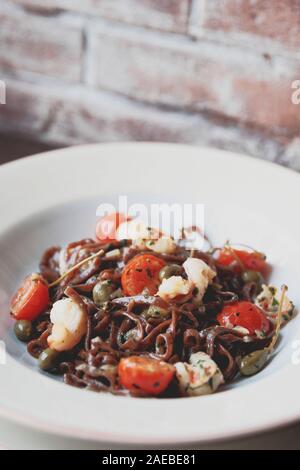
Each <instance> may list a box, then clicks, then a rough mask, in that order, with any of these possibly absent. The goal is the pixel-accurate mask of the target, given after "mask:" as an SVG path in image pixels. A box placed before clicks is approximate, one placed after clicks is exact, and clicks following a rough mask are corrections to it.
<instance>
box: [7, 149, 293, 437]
mask: <svg viewBox="0 0 300 470" xmlns="http://www.w3.org/2000/svg"><path fill="white" fill-rule="evenodd" d="M299 183H300V177H299V175H298V174H296V173H293V172H291V171H289V170H286V169H283V168H281V167H279V166H275V165H272V164H269V163H265V162H262V161H258V160H255V159H251V158H248V157H245V156H243V155H235V154H232V153H228V152H222V151H219V150H213V149H207V148H193V147H187V146H179V145H169V144H148V143H145V144H109V145H92V146H83V147H76V148H69V149H64V150H58V151H54V152H49V153H46V154H43V155H39V156H35V157H31V158H27V159H23V160H20V161H17V162H15V163H11V164H8V165H4V166H2V167H0V188H1V198H0V214H1V225H0V226H1V228H0V271H1V272H0V333H1V338H2V339H3V340H4V341H5V344H6V348H7V363H6V365H0V412H1V413H2V414H3V415H5V416H7V417H9V418H11V419H14V420H18V421H20V422H23V423H26V424H29V425H31V426H34V427H36V428H40V429H43V430H47V431H51V432H53V433H61V434H65V435H70V436H76V437H80V438H91V439H96V440H99V441H101V442H114V443H118V442H119V443H121V442H122V443H123V444H124V443H131V444H137V445H138V444H148V445H154V444H157V445H158V444H160V445H162V444H175V443H177V444H179V443H186V442H200V441H201V442H204V441H211V440H216V439H223V438H229V437H233V436H241V435H244V434H250V433H254V432H258V431H262V430H264V429H267V428H271V427H276V426H280V425H283V424H285V423H289V422H291V421H294V420H296V419H299V418H300V398H299V397H300V394H299V390H300V379H299V367H297V366H296V365H293V364H292V360H291V358H292V354H293V352H294V350H293V348H292V346H293V341H295V340H298V339H300V325H299V321H300V318H297V317H296V318H295V319H294V320H293V321H292V322H291V323H290V324H289V325H288V326H287V327H286V328H285V329H284V331H283V335H282V340H281V342H280V345H279V347H278V349H277V353H276V355H275V357H274V358H273V360H272V362H271V363H270V365H269V366H268V367H267V368H266V369H265V370H264V371H262V372H261V373H259V374H258V375H256V376H254V377H252V378H250V379H247V380H242V381H238V382H236V383H235V384H234V385H232V386H230V387H229V388H228V389H226V390H223V391H220V392H219V393H216V394H215V395H211V396H204V397H199V398H181V399H168V400H156V399H136V398H124V397H115V396H112V395H109V394H97V393H93V392H88V391H82V390H78V389H76V388H72V387H69V386H66V385H64V384H63V383H61V382H59V381H57V380H53V379H52V378H51V377H50V376H47V375H46V374H43V373H40V372H39V371H38V370H37V367H36V364H35V361H34V360H32V359H31V358H30V357H29V356H28V355H27V353H26V349H25V346H24V345H22V344H20V343H19V342H17V341H16V340H15V338H14V336H13V334H12V332H11V326H12V321H11V319H10V318H9V315H8V302H9V298H10V296H11V294H12V293H13V291H14V290H15V288H16V286H17V285H18V283H19V282H20V280H21V279H22V278H23V277H24V276H25V275H26V274H27V273H28V272H31V271H32V270H34V269H36V267H37V262H38V259H39V257H40V255H41V253H42V251H43V250H44V249H45V248H46V247H48V246H50V245H53V244H64V243H66V242H68V241H72V240H76V239H79V238H81V237H85V236H92V235H93V231H94V224H95V220H96V219H95V211H96V207H97V205H98V204H99V203H100V202H116V200H117V196H118V195H129V197H130V200H131V201H134V202H145V203H150V202H166V201H167V202H179V203H195V202H198V203H204V204H205V223H206V230H207V233H208V234H209V235H210V237H211V238H212V240H213V242H214V243H215V244H218V243H223V242H224V241H225V240H227V239H230V240H231V241H232V242H236V243H237V242H243V243H246V244H250V245H252V246H255V247H256V248H257V249H259V250H261V251H264V252H266V253H267V254H268V256H269V259H270V261H271V262H272V263H273V265H274V271H273V274H272V281H273V282H274V283H276V284H278V285H280V284H282V283H283V282H284V283H287V284H288V285H289V288H290V290H289V295H290V297H291V298H292V299H293V300H294V301H295V303H296V305H297V306H299V305H300V292H299V272H298V266H299V253H300V248H299V240H300V222H299V211H298V201H299V200H300V184H299ZM298 317H299V316H298Z"/></svg>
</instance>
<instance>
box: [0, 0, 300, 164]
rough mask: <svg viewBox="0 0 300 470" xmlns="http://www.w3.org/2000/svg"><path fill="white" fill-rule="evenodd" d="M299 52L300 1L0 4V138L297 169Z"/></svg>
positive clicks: (18, 0) (31, 0) (46, 0)
mask: <svg viewBox="0 0 300 470" xmlns="http://www.w3.org/2000/svg"><path fill="white" fill-rule="evenodd" d="M299 46H300V0H0V80H2V81H4V83H5V85H6V104H5V105H4V104H2V105H0V132H1V133H2V134H8V135H10V137H9V139H11V140H12V141H14V142H16V141H17V142H23V141H22V139H29V140H31V141H33V142H37V144H36V145H37V149H40V142H42V143H44V144H47V145H48V146H55V147H57V146H63V145H70V144H78V143H85V142H107V141H121V140H139V141H140V140H154V141H172V142H185V143H191V144H205V145H212V146H217V147H220V148H225V149H231V150H237V151H243V152H246V153H248V154H250V155H253V156H256V157H259V158H264V159H268V160H272V161H276V162H279V163H283V164H285V165H289V166H291V167H293V168H295V169H298V170H300V143H299V142H300V127H299V123H300V104H299V105H297V104H293V102H292V93H293V91H295V90H293V88H292V86H293V82H294V81H295V80H297V79H300V49H299ZM299 84H300V82H299ZM20 145H21V144H20ZM0 154H1V139H0ZM2 156H4V154H3V151H2Z"/></svg>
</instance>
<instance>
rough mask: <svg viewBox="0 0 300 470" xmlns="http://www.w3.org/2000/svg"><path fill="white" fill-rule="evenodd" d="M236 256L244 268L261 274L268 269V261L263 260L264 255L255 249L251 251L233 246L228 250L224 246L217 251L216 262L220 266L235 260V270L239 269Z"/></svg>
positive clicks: (227, 264) (228, 264)
mask: <svg viewBox="0 0 300 470" xmlns="http://www.w3.org/2000/svg"><path fill="white" fill-rule="evenodd" d="M237 258H238V259H239V260H240V261H241V263H242V264H243V266H244V268H245V269H251V270H253V271H258V272H260V273H261V274H266V273H267V271H268V263H267V262H266V260H265V256H264V255H263V254H262V253H258V252H257V251H252V252H251V251H243V250H236V249H233V248H232V249H230V250H229V249H228V248H226V247H225V248H223V249H222V250H221V251H220V252H219V256H218V258H217V262H218V264H220V265H221V266H230V265H231V264H232V263H234V262H236V266H235V271H240V270H241V266H240V264H239V263H238V261H237Z"/></svg>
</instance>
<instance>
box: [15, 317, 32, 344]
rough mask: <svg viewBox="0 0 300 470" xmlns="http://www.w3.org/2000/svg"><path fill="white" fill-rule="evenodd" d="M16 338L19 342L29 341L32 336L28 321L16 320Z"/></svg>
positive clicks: (30, 325) (30, 324)
mask: <svg viewBox="0 0 300 470" xmlns="http://www.w3.org/2000/svg"><path fill="white" fill-rule="evenodd" d="M14 332H15V335H16V337H17V338H18V339H19V340H20V341H29V340H30V338H31V336H32V323H31V321H28V320H18V321H16V323H15V326H14Z"/></svg>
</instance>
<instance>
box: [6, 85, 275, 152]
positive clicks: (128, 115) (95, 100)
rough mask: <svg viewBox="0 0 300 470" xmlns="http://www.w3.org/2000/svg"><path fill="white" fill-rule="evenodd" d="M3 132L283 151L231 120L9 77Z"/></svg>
mask: <svg viewBox="0 0 300 470" xmlns="http://www.w3.org/2000/svg"><path fill="white" fill-rule="evenodd" d="M6 84H7V95H8V96H7V97H8V99H7V104H6V105H5V106H3V107H1V108H0V110H1V112H0V130H2V131H11V132H15V133H16V132H18V133H20V134H25V135H26V137H30V136H32V137H33V138H36V139H39V140H42V141H44V142H48V143H52V144H56V145H57V144H59V145H65V144H79V143H86V142H87V143H89V142H107V141H108V142H112V141H131V140H134V141H167V142H182V143H189V144H201V145H213V146H215V147H221V148H225V149H228V150H234V151H240V152H245V153H248V154H250V155H254V156H257V157H261V158H265V159H270V160H274V159H276V158H277V157H278V156H279V155H280V154H281V153H282V145H281V143H280V142H279V141H278V140H276V139H275V138H273V137H268V136H266V135H265V134H263V133H259V132H256V131H254V130H251V129H246V128H243V127H240V126H238V125H236V124H235V123H233V122H230V121H226V120H215V119H210V118H208V117H205V116H200V115H193V114H187V113H183V112H175V111H167V110H159V109H155V108H153V107H152V106H149V105H147V106H146V105H142V104H139V103H135V102H134V101H132V100H128V99H126V98H123V97H121V96H115V95H112V94H110V93H104V92H95V91H87V90H85V89H84V87H83V86H70V87H68V89H65V87H54V86H47V85H43V84H38V83H25V82H19V81H17V80H12V79H8V80H6Z"/></svg>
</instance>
